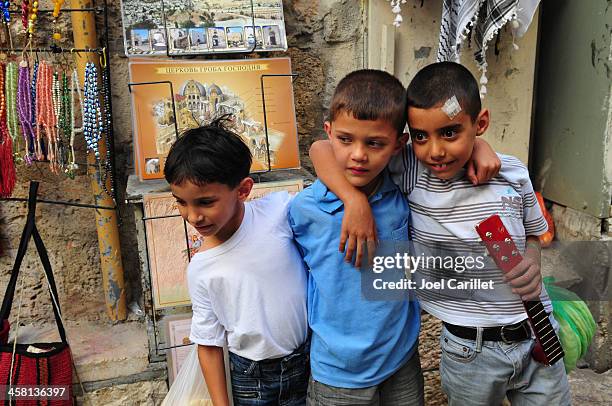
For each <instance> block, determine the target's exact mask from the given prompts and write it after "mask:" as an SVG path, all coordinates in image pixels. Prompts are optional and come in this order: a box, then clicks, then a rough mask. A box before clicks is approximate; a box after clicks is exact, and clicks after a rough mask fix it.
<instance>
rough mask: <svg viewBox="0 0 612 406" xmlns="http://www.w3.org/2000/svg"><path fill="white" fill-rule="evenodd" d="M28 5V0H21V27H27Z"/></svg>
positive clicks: (25, 28)
mask: <svg viewBox="0 0 612 406" xmlns="http://www.w3.org/2000/svg"><path fill="white" fill-rule="evenodd" d="M29 7H30V1H29V0H21V25H23V29H24V30H27V29H28V9H29Z"/></svg>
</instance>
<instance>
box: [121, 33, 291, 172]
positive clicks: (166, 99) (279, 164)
mask: <svg viewBox="0 0 612 406" xmlns="http://www.w3.org/2000/svg"><path fill="white" fill-rule="evenodd" d="M209 38H210V35H209ZM224 38H225V39H224V40H227V36H225V37H224ZM129 70H130V81H131V82H132V83H142V82H163V83H156V84H147V85H137V86H132V92H131V95H132V112H133V123H134V124H133V125H134V152H135V161H136V162H135V167H136V168H137V170H136V172H137V173H138V174H139V176H140V178H141V180H145V179H159V178H163V170H164V163H165V158H166V157H167V155H168V152H169V150H170V147H171V145H172V144H173V143H174V141H175V140H176V134H177V133H176V129H177V128H178V132H179V133H180V132H182V131H185V130H187V129H189V128H194V127H198V126H200V125H203V124H205V123H207V122H209V121H210V120H212V119H213V118H215V117H218V116H221V115H225V114H230V115H231V117H232V122H233V123H232V126H231V127H232V129H233V130H234V131H235V132H236V133H237V134H239V135H240V136H241V137H242V139H243V140H244V141H245V143H246V144H247V145H248V146H249V148H250V149H251V153H252V154H253V166H252V167H251V171H252V172H258V171H265V170H268V166H270V168H271V169H272V170H275V169H290V168H297V167H299V164H300V162H299V153H298V141H297V127H296V118H295V109H294V103H293V87H292V78H291V77H290V76H274V77H267V78H264V85H265V107H266V115H265V120H264V111H263V108H264V106H263V99H262V92H261V83H260V78H261V76H262V75H288V74H290V73H291V61H290V59H289V58H273V59H243V60H236V61H216V60H212V61H201V60H198V61H182V60H181V61H178V60H155V59H144V58H137V59H134V60H133V61H131V62H130V64H129ZM170 83H172V87H171V86H170ZM171 95H172V96H173V97H174V105H173V103H172V97H171ZM266 124H267V128H268V134H267V137H266V131H265V128H266V127H265V125H266ZM268 150H269V154H268Z"/></svg>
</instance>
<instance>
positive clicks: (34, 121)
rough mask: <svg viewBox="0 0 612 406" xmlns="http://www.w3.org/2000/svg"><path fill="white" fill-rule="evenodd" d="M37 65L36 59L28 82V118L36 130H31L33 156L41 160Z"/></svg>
mask: <svg viewBox="0 0 612 406" xmlns="http://www.w3.org/2000/svg"><path fill="white" fill-rule="evenodd" d="M38 67H39V63H38V61H36V62H35V63H34V70H33V71H32V82H31V83H30V91H31V94H32V97H31V99H30V100H31V106H32V107H31V108H32V113H31V114H30V119H31V120H32V121H31V122H32V126H36V131H35V132H33V134H34V156H35V157H36V159H37V160H38V161H42V160H43V159H45V156H44V154H43V149H42V140H41V138H40V137H39V134H40V131H39V128H38V123H37V117H38V116H39V113H38V103H37V102H36V91H37V89H38Z"/></svg>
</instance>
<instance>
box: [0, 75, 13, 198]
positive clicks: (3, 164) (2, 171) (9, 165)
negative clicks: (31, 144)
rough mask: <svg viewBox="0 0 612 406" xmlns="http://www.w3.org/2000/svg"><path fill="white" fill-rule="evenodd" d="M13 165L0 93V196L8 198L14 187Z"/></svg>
mask: <svg viewBox="0 0 612 406" xmlns="http://www.w3.org/2000/svg"><path fill="white" fill-rule="evenodd" d="M4 69H5V65H4V64H0V89H4ZM15 182H16V176H15V163H14V162H13V140H12V139H11V136H10V135H9V131H8V127H7V125H6V100H5V98H4V92H0V196H1V197H9V196H10V195H11V194H12V193H13V188H14V187H15Z"/></svg>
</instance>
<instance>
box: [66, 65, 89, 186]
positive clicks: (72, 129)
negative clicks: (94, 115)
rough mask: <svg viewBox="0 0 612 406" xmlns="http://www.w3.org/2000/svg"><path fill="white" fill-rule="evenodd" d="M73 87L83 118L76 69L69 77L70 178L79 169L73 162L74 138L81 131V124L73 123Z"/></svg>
mask: <svg viewBox="0 0 612 406" xmlns="http://www.w3.org/2000/svg"><path fill="white" fill-rule="evenodd" d="M75 89H76V93H77V95H78V96H79V109H80V110H81V118H82V119H84V118H85V114H84V112H83V97H82V95H81V85H80V83H79V73H78V72H77V70H76V69H74V70H73V71H72V75H71V78H70V90H71V92H70V107H71V108H70V156H69V159H68V160H69V161H70V163H69V164H68V167H67V168H66V174H67V175H68V176H69V177H70V178H71V179H74V171H75V170H77V169H79V166H78V165H77V164H76V162H75V155H74V139H75V137H76V135H77V133H82V132H83V127H82V126H81V127H79V128H77V127H76V125H75V111H76V106H75V104H74V102H75V100H74V93H75Z"/></svg>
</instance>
